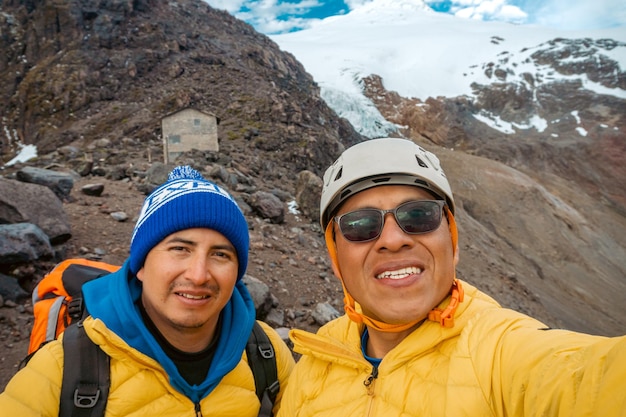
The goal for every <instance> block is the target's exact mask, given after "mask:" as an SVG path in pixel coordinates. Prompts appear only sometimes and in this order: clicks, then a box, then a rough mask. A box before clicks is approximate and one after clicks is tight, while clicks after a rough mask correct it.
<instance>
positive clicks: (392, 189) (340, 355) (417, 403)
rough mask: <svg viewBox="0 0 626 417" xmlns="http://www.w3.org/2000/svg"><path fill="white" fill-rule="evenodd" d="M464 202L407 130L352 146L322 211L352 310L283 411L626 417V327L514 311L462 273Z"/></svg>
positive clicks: (299, 370) (315, 345)
mask: <svg viewBox="0 0 626 417" xmlns="http://www.w3.org/2000/svg"><path fill="white" fill-rule="evenodd" d="M454 214H455V204H454V198H453V195H452V191H451V189H450V185H449V184H448V181H447V179H446V177H445V174H444V172H443V170H442V169H441V166H440V164H439V160H438V159H437V157H436V156H435V155H433V154H432V153H430V152H428V151H426V150H424V149H423V148H421V147H419V146H417V145H416V144H414V143H413V142H411V141H408V140H404V139H389V138H385V139H376V140H370V141H366V142H362V143H359V144H357V145H355V146H353V147H351V148H349V149H347V150H346V151H345V152H344V153H343V154H342V155H341V156H340V157H339V158H338V159H337V161H336V162H335V163H334V164H333V165H332V166H331V167H330V168H328V170H327V171H326V173H325V175H324V186H323V189H322V196H321V204H320V216H321V225H322V229H323V230H324V231H325V238H326V244H327V248H328V252H329V255H330V258H331V260H332V267H333V271H334V273H335V275H336V276H337V277H338V278H339V279H340V280H341V283H342V286H343V290H344V303H345V311H346V314H345V315H344V316H342V317H340V318H338V319H336V320H333V321H331V322H330V323H328V324H327V325H325V326H323V327H322V328H321V329H320V330H319V331H318V333H317V334H311V333H308V332H304V331H301V330H292V332H291V334H290V336H291V339H292V341H293V343H294V349H295V351H296V352H298V353H300V354H302V355H303V356H302V357H301V359H300V361H299V362H298V363H297V364H296V368H295V370H294V372H293V373H292V375H291V378H290V383H289V386H288V388H287V391H286V392H285V395H284V396H283V402H282V408H281V410H280V413H279V417H306V416H315V417H326V416H338V417H339V416H340V417H352V416H359V417H361V416H379V417H392V416H403V417H404V416H429V417H439V416H441V417H450V416H557V415H559V416H564V415H567V416H591V415H598V416H622V417H623V416H625V415H626V414H624V413H626V395H624V392H625V391H626V382H625V381H626V337H619V338H606V337H600V336H591V335H586V334H582V333H575V332H570V331H564V330H550V329H548V328H547V326H545V325H544V324H543V323H541V322H539V321H537V320H535V319H533V318H530V317H528V316H525V315H523V314H521V313H518V312H515V311H512V310H508V309H504V308H502V307H501V306H499V305H498V303H497V302H496V301H494V300H493V299H492V298H491V297H489V296H487V295H486V294H484V293H482V292H480V291H479V290H477V289H476V288H474V287H473V286H471V285H469V284H468V283H465V282H461V281H460V280H458V279H457V278H456V276H455V267H456V264H457V262H458V259H459V252H458V243H457V238H458V234H457V228H456V223H455V219H454Z"/></svg>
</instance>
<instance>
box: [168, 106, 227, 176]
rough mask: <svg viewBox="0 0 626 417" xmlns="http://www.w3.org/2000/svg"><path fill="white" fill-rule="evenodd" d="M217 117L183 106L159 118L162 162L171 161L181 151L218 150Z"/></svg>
mask: <svg viewBox="0 0 626 417" xmlns="http://www.w3.org/2000/svg"><path fill="white" fill-rule="evenodd" d="M218 124H219V118H218V117H217V116H215V115H214V114H212V113H206V112H203V111H200V110H196V109H194V108H190V107H188V108H184V109H182V110H178V111H176V112H174V113H170V114H168V115H166V116H165V117H163V119H161V129H162V132H163V159H164V162H165V163H166V164H167V163H170V162H173V161H174V160H175V159H176V157H177V156H178V155H180V154H181V153H183V152H186V151H190V150H192V149H197V150H199V151H213V152H217V151H219V143H218V141H217V125H218Z"/></svg>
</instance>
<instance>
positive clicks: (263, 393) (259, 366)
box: [246, 321, 280, 417]
mask: <svg viewBox="0 0 626 417" xmlns="http://www.w3.org/2000/svg"><path fill="white" fill-rule="evenodd" d="M246 354H247V355H248V365H249V366H250V368H251V369H252V374H253V375H254V384H255V386H256V395H257V397H259V401H261V409H260V410H259V417H271V416H272V408H273V407H274V401H275V400H276V395H277V394H278V391H279V390H280V383H279V382H278V371H277V369H276V353H275V352H274V346H272V342H271V341H270V339H269V336H268V335H267V334H266V333H265V331H264V330H263V328H262V327H261V325H260V324H259V323H258V322H257V321H255V322H254V327H253V328H252V332H251V333H250V338H249V339H248V344H247V345H246Z"/></svg>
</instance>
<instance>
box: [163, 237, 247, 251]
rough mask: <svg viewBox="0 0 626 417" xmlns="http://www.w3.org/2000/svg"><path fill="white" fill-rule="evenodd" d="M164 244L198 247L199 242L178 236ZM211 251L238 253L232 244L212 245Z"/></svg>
mask: <svg viewBox="0 0 626 417" xmlns="http://www.w3.org/2000/svg"><path fill="white" fill-rule="evenodd" d="M164 243H183V244H185V245H189V246H197V245H198V242H196V241H194V240H189V239H183V238H182V237H178V236H173V237H171V238H170V239H168V240H166V241H165V242H164ZM211 249H222V250H229V251H232V252H237V251H236V249H235V247H234V246H233V245H232V244H230V243H224V244H218V245H211Z"/></svg>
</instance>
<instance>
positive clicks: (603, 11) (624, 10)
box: [532, 0, 626, 30]
mask: <svg viewBox="0 0 626 417" xmlns="http://www.w3.org/2000/svg"><path fill="white" fill-rule="evenodd" d="M532 20H533V22H534V23H537V24H539V25H542V26H548V27H559V28H564V29H575V30H578V29H599V28H608V27H617V26H624V27H625V28H626V2H624V1H623V0H600V1H589V0H549V1H546V2H543V3H542V4H541V6H539V7H538V8H537V9H536V10H534V13H533V19H532Z"/></svg>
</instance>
